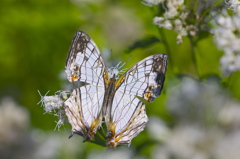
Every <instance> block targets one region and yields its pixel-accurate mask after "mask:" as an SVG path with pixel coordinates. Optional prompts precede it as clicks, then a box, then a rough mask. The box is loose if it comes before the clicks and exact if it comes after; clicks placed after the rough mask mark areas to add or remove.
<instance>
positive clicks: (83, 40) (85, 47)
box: [65, 31, 106, 85]
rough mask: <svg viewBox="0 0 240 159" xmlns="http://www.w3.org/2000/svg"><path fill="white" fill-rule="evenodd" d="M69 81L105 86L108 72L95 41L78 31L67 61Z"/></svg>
mask: <svg viewBox="0 0 240 159" xmlns="http://www.w3.org/2000/svg"><path fill="white" fill-rule="evenodd" d="M65 69H66V73H67V76H68V80H69V81H70V82H73V81H81V82H86V83H90V84H92V85H98V84H103V83H104V81H103V74H104V72H106V67H105V64H104V61H103V59H102V57H101V55H100V52H99V49H98V47H97V46H96V44H95V43H94V41H93V40H92V39H91V38H90V37H89V36H88V35H87V34H85V33H83V32H81V31H77V32H76V35H75V37H74V39H73V41H72V44H71V48H70V51H69V54H68V58H67V61H66V67H65Z"/></svg>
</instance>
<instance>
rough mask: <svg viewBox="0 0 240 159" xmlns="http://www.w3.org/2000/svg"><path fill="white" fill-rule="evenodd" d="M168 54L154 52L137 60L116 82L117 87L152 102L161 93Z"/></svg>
mask: <svg viewBox="0 0 240 159" xmlns="http://www.w3.org/2000/svg"><path fill="white" fill-rule="evenodd" d="M167 59H168V56H167V55H165V54H155V55H152V56H149V57H147V58H145V59H143V60H142V61H140V62H138V63H137V64H136V65H134V66H133V67H132V68H131V69H129V70H128V71H127V72H126V73H125V74H124V75H123V76H122V77H121V78H120V79H119V81H118V82H117V89H119V90H121V91H122V92H124V93H127V94H131V95H137V96H139V97H143V98H145V99H146V100H147V101H149V102H152V101H153V100H154V99H155V98H156V97H157V96H159V95H160V94H161V90H162V88H163V83H164V80H165V74H166V70H167Z"/></svg>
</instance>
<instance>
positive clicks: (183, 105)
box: [0, 0, 240, 159]
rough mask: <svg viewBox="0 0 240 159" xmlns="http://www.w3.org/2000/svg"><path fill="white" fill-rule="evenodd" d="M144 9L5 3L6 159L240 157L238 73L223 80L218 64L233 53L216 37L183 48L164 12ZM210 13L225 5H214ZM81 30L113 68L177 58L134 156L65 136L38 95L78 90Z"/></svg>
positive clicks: (1, 129) (97, 2)
mask: <svg viewBox="0 0 240 159" xmlns="http://www.w3.org/2000/svg"><path fill="white" fill-rule="evenodd" d="M172 1H173V2H174V0H172ZM147 2H150V1H147ZM151 2H152V3H153V2H157V1H151ZM190 2H191V1H187V4H186V5H190V4H191V3H190ZM197 2H198V3H196V4H195V5H198V6H200V5H203V4H205V1H203V0H202V1H201V0H198V1H197ZM209 2H210V1H209ZM143 3H145V4H146V1H145V2H142V1H128V0H121V1H116V0H61V1H59V0H51V1H46V0H42V1H35V0H24V1H19V0H2V1H1V5H0V55H1V56H0V57H1V58H0V72H1V75H0V79H1V80H0V158H3V159H5V158H6V159H15V158H20V159H22V158H24V159H32V158H36V159H38V158H39V159H40V158H41V159H64V158H73V159H74V158H87V159H92V158H115V159H117V158H129V159H130V158H142V159H145V158H153V159H238V158H239V156H240V151H239V147H240V103H239V99H240V89H239V88H240V82H239V80H240V74H239V72H232V73H231V75H228V76H223V75H222V72H221V69H220V62H219V61H220V59H221V57H222V56H223V55H224V52H223V51H221V49H218V47H217V46H216V44H215V43H214V38H215V36H214V35H213V34H211V29H209V30H208V33H206V32H207V31H205V32H204V31H203V32H201V34H197V35H195V37H190V36H189V35H187V36H182V41H183V42H182V43H181V44H177V42H176V37H177V35H178V33H176V32H174V31H173V30H171V29H170V30H167V29H164V28H159V27H158V26H157V25H155V24H153V18H154V17H155V16H157V15H161V14H163V13H161V12H159V10H160V9H159V8H160V7H163V8H164V6H163V5H162V4H160V5H158V6H156V5H155V6H147V5H144V4H143ZM208 5H212V6H213V7H215V6H218V5H220V2H219V1H213V0H211V3H210V4H208ZM223 5H224V4H223ZM203 6H204V5H203ZM203 6H202V7H203ZM200 7H201V6H200ZM200 7H199V8H200ZM205 7H206V5H205ZM221 7H224V6H221ZM196 8H197V7H196ZM227 8H228V6H226V9H227ZM198 11H199V10H198ZM192 12H193V11H192ZM215 12H216V11H215ZM229 12H230V11H229ZM233 14H234V13H233ZM202 16H203V17H204V16H206V17H208V15H207V14H205V15H202ZM193 19H194V18H193ZM209 21H211V20H209ZM209 21H208V22H209ZM189 23H193V24H194V22H189ZM209 23H210V22H209ZM76 30H81V31H84V32H85V33H87V34H88V35H90V37H91V38H92V39H94V41H95V42H96V44H97V45H98V47H99V49H100V50H101V52H102V55H103V58H104V60H105V61H106V63H107V66H109V67H111V66H114V65H116V64H117V63H118V62H120V61H123V62H126V61H127V62H126V64H125V66H124V68H130V67H131V66H133V65H134V64H135V63H136V62H138V61H140V60H141V59H143V58H145V57H147V56H150V55H153V54H156V53H165V54H169V56H170V59H169V66H168V71H167V75H166V81H165V85H164V89H163V92H162V95H161V96H160V97H158V98H157V99H156V100H155V101H154V102H153V103H147V102H146V109H147V115H148V116H149V118H150V120H149V124H148V125H147V127H146V128H145V130H144V131H143V132H141V133H140V134H139V135H138V136H137V137H135V138H134V139H133V140H132V144H131V146H130V148H128V147H127V146H119V147H117V148H116V149H107V148H106V147H102V146H100V145H97V144H93V143H82V137H80V136H77V135H75V136H74V137H73V138H71V139H68V136H69V135H70V130H71V127H70V125H69V124H64V126H62V127H61V128H60V130H59V131H57V130H58V129H55V128H56V121H57V120H58V119H57V117H56V116H54V114H47V113H45V111H44V109H43V107H41V103H40V104H38V103H39V101H40V100H41V97H40V95H39V93H38V91H37V90H39V91H40V92H41V93H42V95H45V94H46V93H47V92H48V91H49V93H48V95H53V94H54V93H55V92H56V91H58V90H64V89H66V86H67V85H69V83H68V81H67V79H66V78H65V76H64V67H65V60H66V58H67V54H68V50H69V48H70V44H71V41H72V38H73V37H74V34H75V32H76ZM199 31H201V30H200V29H199ZM194 38H195V39H194ZM192 39H194V40H192Z"/></svg>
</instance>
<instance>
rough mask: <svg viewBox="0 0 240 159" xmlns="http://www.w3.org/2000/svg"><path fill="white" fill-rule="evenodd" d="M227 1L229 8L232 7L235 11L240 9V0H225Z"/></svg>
mask: <svg viewBox="0 0 240 159" xmlns="http://www.w3.org/2000/svg"><path fill="white" fill-rule="evenodd" d="M225 3H226V4H227V5H228V6H229V9H232V10H234V11H235V12H236V11H237V10H238V7H239V5H240V1H239V0H225Z"/></svg>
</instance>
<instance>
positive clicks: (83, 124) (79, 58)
mask: <svg viewBox="0 0 240 159" xmlns="http://www.w3.org/2000/svg"><path fill="white" fill-rule="evenodd" d="M66 73H67V76H68V80H69V81H70V82H74V81H81V82H86V83H88V84H89V85H86V86H82V87H80V88H77V89H74V90H73V92H72V94H71V96H70V98H69V99H68V100H67V101H65V103H64V106H65V112H66V115H67V117H68V120H69V123H70V124H71V125H72V135H73V134H79V135H81V136H83V137H84V141H88V140H92V139H93V138H94V135H95V133H96V130H97V128H98V126H99V125H100V124H101V121H102V111H101V109H102V102H103V96H104V92H105V90H104V85H105V84H104V82H105V81H104V77H105V76H106V75H105V74H107V70H106V66H105V64H104V62H103V59H102V57H101V55H100V52H99V50H98V48H97V46H96V44H95V43H94V42H93V40H92V39H91V38H90V37H89V36H88V35H87V34H85V33H83V32H81V31H77V33H76V35H75V37H74V39H73V41H72V45H71V48H70V51H69V54H68V58H67V61H66ZM72 135H71V136H72ZM71 136H70V137H71Z"/></svg>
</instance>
